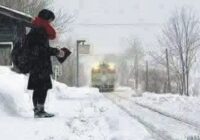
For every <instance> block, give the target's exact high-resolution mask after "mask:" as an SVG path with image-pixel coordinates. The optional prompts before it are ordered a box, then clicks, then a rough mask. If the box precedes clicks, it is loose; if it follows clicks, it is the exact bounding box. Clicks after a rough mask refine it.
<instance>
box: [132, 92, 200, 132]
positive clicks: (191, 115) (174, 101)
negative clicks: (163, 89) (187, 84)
mask: <svg viewBox="0 0 200 140" xmlns="http://www.w3.org/2000/svg"><path fill="white" fill-rule="evenodd" d="M132 99H133V100H134V101H135V102H136V103H138V104H140V105H143V106H145V107H148V108H150V109H153V110H155V111H158V112H161V113H164V114H166V115H168V116H171V117H174V118H177V119H179V120H183V121H186V122H188V123H191V124H192V125H195V126H197V127H199V128H200V97H187V96H179V95H174V94H163V95H162V94H155V93H148V92H147V93H143V96H141V97H137V98H132Z"/></svg>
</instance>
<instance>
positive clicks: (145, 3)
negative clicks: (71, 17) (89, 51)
mask: <svg viewBox="0 0 200 140" xmlns="http://www.w3.org/2000/svg"><path fill="white" fill-rule="evenodd" d="M54 6H55V7H56V8H59V9H63V10H64V11H66V12H67V13H76V14H77V19H76V22H75V23H74V26H73V30H72V32H71V33H70V35H71V36H72V37H73V39H75V40H76V39H86V40H87V41H88V42H89V43H90V44H91V45H92V46H93V47H94V53H95V54H99V53H113V52H114V53H118V52H121V51H124V50H125V47H127V45H126V39H127V38H130V37H131V36H135V37H137V38H139V39H140V40H141V41H142V43H143V46H144V48H145V49H147V50H148V49H152V48H153V47H154V46H155V45H156V39H157V38H156V36H158V34H159V30H160V29H161V27H162V25H163V23H165V22H166V21H167V19H168V18H169V16H170V14H171V13H172V12H173V11H174V10H175V9H176V8H181V7H183V6H184V7H189V8H192V9H194V10H195V11H197V12H199V13H200V0H55V4H54Z"/></svg>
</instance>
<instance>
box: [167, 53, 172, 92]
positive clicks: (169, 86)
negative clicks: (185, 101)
mask: <svg viewBox="0 0 200 140" xmlns="http://www.w3.org/2000/svg"><path fill="white" fill-rule="evenodd" d="M166 69H167V92H171V80H170V72H169V55H168V50H167V49H166Z"/></svg>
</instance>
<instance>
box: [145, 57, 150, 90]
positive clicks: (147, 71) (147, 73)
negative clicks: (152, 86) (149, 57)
mask: <svg viewBox="0 0 200 140" xmlns="http://www.w3.org/2000/svg"><path fill="white" fill-rule="evenodd" d="M145 84H146V87H145V90H146V91H148V90H149V68H148V61H146V82H145Z"/></svg>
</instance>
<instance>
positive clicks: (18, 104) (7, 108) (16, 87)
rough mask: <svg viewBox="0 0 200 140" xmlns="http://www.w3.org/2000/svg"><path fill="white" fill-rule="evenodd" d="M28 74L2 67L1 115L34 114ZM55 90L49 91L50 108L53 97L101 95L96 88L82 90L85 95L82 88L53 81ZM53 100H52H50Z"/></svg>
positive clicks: (0, 80) (0, 76)
mask: <svg viewBox="0 0 200 140" xmlns="http://www.w3.org/2000/svg"><path fill="white" fill-rule="evenodd" d="M28 76H29V75H28V74H27V75H24V74H19V73H16V72H13V71H12V70H11V69H10V67H4V66H0V113H1V114H10V115H11V116H13V115H30V113H31V114H32V113H33V112H32V109H33V105H32V92H33V91H32V90H27V84H28ZM52 83H53V88H52V89H51V90H49V91H48V92H49V94H48V97H47V101H46V106H47V107H48V102H49V100H53V99H52V98H51V97H53V98H55V97H57V98H58V99H66V98H69V97H70V98H75V97H79V98H84V97H85V96H89V94H88V93H97V94H98V93H99V92H98V90H97V89H95V88H86V87H85V88H81V91H82V92H83V93H84V94H78V93H80V88H73V87H72V88H69V87H67V85H66V84H63V83H60V82H57V81H55V80H52ZM50 98H51V99H50Z"/></svg>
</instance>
